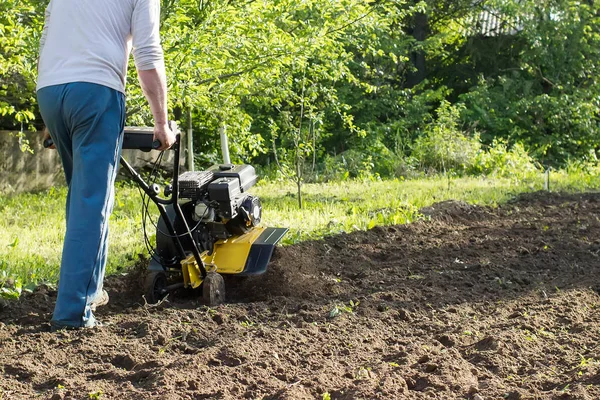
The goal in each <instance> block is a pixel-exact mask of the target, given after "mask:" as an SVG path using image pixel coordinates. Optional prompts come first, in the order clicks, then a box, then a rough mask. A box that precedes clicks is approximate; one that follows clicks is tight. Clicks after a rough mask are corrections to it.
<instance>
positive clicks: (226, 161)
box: [219, 124, 231, 164]
mask: <svg viewBox="0 0 600 400" xmlns="http://www.w3.org/2000/svg"><path fill="white" fill-rule="evenodd" d="M219 136H220V137H221V152H222V153H223V163H224V164H231V159H230V158H229V145H228V144H227V131H226V126H225V124H221V127H220V128H219Z"/></svg>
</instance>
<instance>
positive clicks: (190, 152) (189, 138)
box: [187, 106, 194, 171]
mask: <svg viewBox="0 0 600 400" xmlns="http://www.w3.org/2000/svg"><path fill="white" fill-rule="evenodd" d="M193 133H194V132H193V130H192V107H191V106H190V107H189V108H188V131H187V156H188V171H193V170H194V136H193Z"/></svg>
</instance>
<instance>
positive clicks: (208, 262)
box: [181, 227, 287, 289]
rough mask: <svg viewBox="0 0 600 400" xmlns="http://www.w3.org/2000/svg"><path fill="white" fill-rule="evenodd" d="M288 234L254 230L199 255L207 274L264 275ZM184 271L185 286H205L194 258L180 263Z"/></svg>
mask: <svg viewBox="0 0 600 400" xmlns="http://www.w3.org/2000/svg"><path fill="white" fill-rule="evenodd" d="M285 232H287V229H285V228H265V227H255V228H252V229H251V230H250V231H249V232H247V233H244V234H243V235H235V236H232V237H230V238H228V239H220V240H218V241H217V242H215V245H214V248H213V251H212V253H211V254H209V252H208V251H205V252H203V253H202V254H201V255H200V256H201V258H202V262H203V264H204V267H205V268H206V270H207V271H214V272H218V273H219V274H229V275H257V274H261V273H263V272H264V271H265V270H266V268H267V263H268V262H269V259H270V258H271V254H272V253H273V249H274V247H275V245H276V244H277V242H279V240H280V239H281V237H282V236H283V235H284V234H285ZM181 271H182V273H183V282H184V284H185V286H186V287H192V288H194V289H195V288H197V287H199V286H200V285H201V284H202V274H201V272H200V268H199V266H198V264H197V262H196V259H195V258H194V256H193V255H190V256H188V257H187V258H186V259H184V260H182V261H181Z"/></svg>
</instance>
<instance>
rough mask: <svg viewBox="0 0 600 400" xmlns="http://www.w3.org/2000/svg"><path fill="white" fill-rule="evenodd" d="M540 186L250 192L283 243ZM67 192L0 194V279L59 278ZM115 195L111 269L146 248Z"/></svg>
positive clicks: (568, 183)
mask: <svg viewBox="0 0 600 400" xmlns="http://www.w3.org/2000/svg"><path fill="white" fill-rule="evenodd" d="M542 186H543V176H542V175H541V174H536V175H532V176H529V177H527V178H526V179H520V180H516V179H507V178H486V177H480V178H472V177H466V178H451V179H446V178H443V177H436V178H428V179H419V180H407V181H403V180H384V181H344V182H334V183H326V184H306V185H304V190H303V193H304V208H303V209H302V210H299V209H298V206H297V199H296V196H295V193H296V188H295V186H294V184H293V183H290V182H261V183H260V184H259V185H257V186H256V187H255V188H254V190H253V193H255V194H256V195H258V196H260V198H261V200H262V202H263V210H264V218H263V221H264V224H265V225H269V226H285V227H289V228H290V232H289V233H288V234H287V235H286V237H285V238H284V243H285V244H290V243H295V242H298V241H303V240H308V239H318V238H321V237H323V236H325V235H331V234H336V233H340V232H350V231H354V230H364V229H369V228H371V227H373V226H376V225H389V224H403V223H409V222H412V221H414V220H416V219H418V218H420V214H419V209H420V208H422V207H425V206H428V205H431V204H433V203H436V202H440V201H443V200H448V199H456V200H463V201H466V202H468V203H472V204H479V205H491V206H494V205H497V204H500V203H503V202H505V201H506V200H508V199H510V198H512V197H514V196H515V195H516V194H518V193H523V192H531V191H537V190H541V189H542ZM598 188H600V177H598V174H597V173H584V172H581V171H574V172H570V173H567V172H553V173H552V176H551V189H552V190H553V191H569V192H580V191H590V190H597V189H598ZM65 198H66V189H65V188H52V189H50V190H47V191H44V192H40V193H23V194H16V195H5V196H0V216H1V218H0V282H2V281H4V280H6V279H8V278H11V279H14V280H16V281H18V282H21V283H23V285H34V284H36V283H39V282H50V283H51V282H55V281H56V280H57V278H58V267H59V265H60V254H61V250H62V238H63V235H64V203H65ZM116 198H117V200H116V204H115V208H114V212H113V216H112V218H111V225H110V228H111V232H110V250H109V261H108V266H107V269H108V273H109V274H110V273H114V272H116V271H119V270H122V269H124V268H127V267H129V266H131V265H133V264H134V263H135V261H136V260H137V259H138V254H146V250H145V247H144V245H143V236H142V227H141V206H140V197H139V194H138V191H137V189H136V188H135V187H132V186H131V185H123V184H121V185H119V186H118V187H117V190H116ZM149 233H150V234H152V233H153V232H149Z"/></svg>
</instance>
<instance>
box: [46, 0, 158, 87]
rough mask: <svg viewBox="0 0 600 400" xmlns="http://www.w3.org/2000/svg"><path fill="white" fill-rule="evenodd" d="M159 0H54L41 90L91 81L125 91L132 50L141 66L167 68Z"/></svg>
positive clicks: (48, 15)
mask: <svg viewBox="0 0 600 400" xmlns="http://www.w3.org/2000/svg"><path fill="white" fill-rule="evenodd" d="M159 26H160V1H159V0H50V3H49V4H48V7H47V9H46V21H45V24H44V31H43V33H42V38H41V41H40V59H39V67H38V82H37V89H38V90H39V89H41V88H44V87H47V86H53V85H60V84H64V83H72V82H89V83H96V84H99V85H103V86H107V87H110V88H112V89H115V90H118V91H120V92H122V93H125V79H126V76H127V61H128V59H129V54H130V52H131V50H132V49H133V57H134V60H135V65H136V67H137V69H138V70H149V69H154V68H159V67H163V65H164V59H163V51H162V47H161V45H160V35H159Z"/></svg>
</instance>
